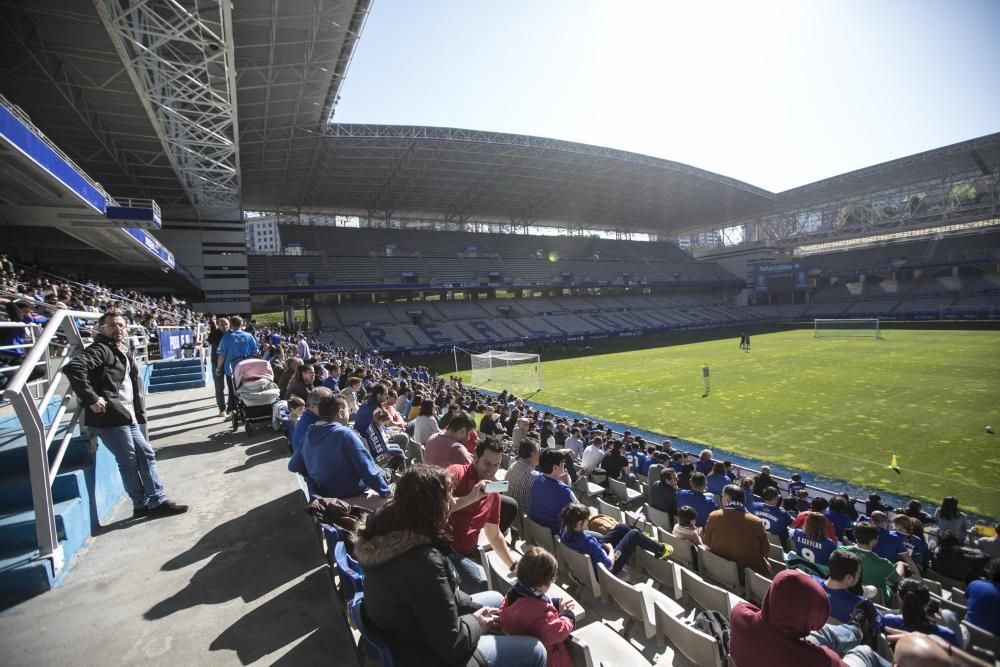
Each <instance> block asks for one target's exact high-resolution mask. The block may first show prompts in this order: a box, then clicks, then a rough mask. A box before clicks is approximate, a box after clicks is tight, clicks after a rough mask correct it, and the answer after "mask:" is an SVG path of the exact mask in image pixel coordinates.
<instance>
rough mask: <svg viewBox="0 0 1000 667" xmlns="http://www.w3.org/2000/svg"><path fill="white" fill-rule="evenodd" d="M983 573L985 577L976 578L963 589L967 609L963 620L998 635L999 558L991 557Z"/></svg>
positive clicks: (999, 616) (999, 628)
mask: <svg viewBox="0 0 1000 667" xmlns="http://www.w3.org/2000/svg"><path fill="white" fill-rule="evenodd" d="M984 574H985V575H986V579H976V580H975V581H973V582H972V583H970V584H969V585H968V586H967V587H966V589H965V598H966V600H967V602H968V609H969V611H968V612H967V614H966V616H965V620H966V621H968V622H969V623H972V624H973V625H974V626H976V627H977V628H982V629H983V630H986V631H987V632H992V633H993V634H994V635H1000V558H993V559H991V560H990V562H989V563H987V564H986V567H985V568H984Z"/></svg>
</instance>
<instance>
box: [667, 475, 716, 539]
mask: <svg viewBox="0 0 1000 667" xmlns="http://www.w3.org/2000/svg"><path fill="white" fill-rule="evenodd" d="M677 504H678V505H682V506H683V505H687V506H688V507H691V508H693V509H694V511H695V512H697V513H698V518H697V520H696V521H695V524H696V525H697V526H698V527H699V528H704V527H705V522H707V521H708V515H709V514H711V513H712V512H714V511H715V510H717V509H719V504H718V503H717V502H715V498H713V497H712V494H710V493H705V476H704V475H703V474H701V473H700V472H696V473H694V474H692V475H691V490H690V491H687V490H685V491H678V492H677Z"/></svg>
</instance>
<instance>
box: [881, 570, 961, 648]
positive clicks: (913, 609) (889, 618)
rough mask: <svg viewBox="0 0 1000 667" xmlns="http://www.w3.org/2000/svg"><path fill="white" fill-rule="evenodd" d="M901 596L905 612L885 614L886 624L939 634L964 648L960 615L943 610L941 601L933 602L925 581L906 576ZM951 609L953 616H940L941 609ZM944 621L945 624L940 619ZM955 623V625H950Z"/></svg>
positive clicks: (949, 641) (884, 624) (902, 628)
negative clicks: (940, 605) (947, 617)
mask: <svg viewBox="0 0 1000 667" xmlns="http://www.w3.org/2000/svg"><path fill="white" fill-rule="evenodd" d="M899 600H900V609H901V611H902V613H901V614H885V615H884V616H883V617H882V625H883V626H884V627H887V628H897V629H899V630H906V631H908V632H923V633H924V634H928V635H937V636H938V637H941V638H942V639H944V640H945V641H947V642H948V643H949V644H951V645H953V646H956V647H958V648H962V642H961V634H959V633H956V630H957V629H959V627H960V626H959V621H958V618H956V617H955V615H954V614H953V613H951V612H941V611H940V610H939V608H938V605H936V604H935V605H934V606H933V608H932V606H931V593H930V591H929V590H928V589H927V586H926V584H924V582H922V581H919V580H917V579H903V580H902V581H901V582H899ZM939 612H940V613H948V614H950V615H951V618H950V619H946V618H944V617H943V616H938V615H937V614H938V613H939ZM938 621H941V622H942V623H944V624H945V625H941V624H939V623H938ZM949 625H951V626H952V627H954V628H955V629H952V628H951V627H948V626H949Z"/></svg>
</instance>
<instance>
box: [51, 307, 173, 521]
mask: <svg viewBox="0 0 1000 667" xmlns="http://www.w3.org/2000/svg"><path fill="white" fill-rule="evenodd" d="M97 328H98V334H97V335H96V336H95V337H94V342H93V344H92V345H91V346H90V347H88V348H87V349H86V350H84V351H83V352H81V353H80V354H79V355H77V356H76V358H75V359H73V360H72V361H70V362H69V363H68V364H66V371H65V373H66V378H67V379H68V380H69V383H70V386H71V387H72V388H73V391H74V392H76V395H77V396H78V397H79V399H80V403H81V405H84V406H85V407H86V408H87V410H86V417H85V418H84V423H85V424H86V425H87V426H88V427H89V428H90V430H91V431H92V432H93V433H94V434H96V435H97V436H98V437H100V439H101V442H103V443H104V445H105V446H106V447H107V448H108V449H109V450H110V451H111V453H112V454H114V456H115V459H116V460H117V461H118V471H119V472H120V473H121V476H122V482H123V484H124V485H125V491H126V493H128V495H129V498H131V499H132V516H134V517H138V516H147V515H148V516H150V517H160V516H169V515H171V514H183V513H184V512H186V511H187V509H188V507H187V505H178V504H177V503H175V502H174V501H172V500H167V496H166V493H165V492H164V490H163V484H162V483H161V482H160V476H159V474H157V472H156V453H155V452H154V451H153V448H152V447H151V446H150V445H149V443H148V442H146V438H145V436H143V434H142V428H141V427H140V424H145V423H146V411H145V406H144V405H143V400H142V380H140V378H139V369H138V368H137V367H136V364H135V359H134V358H133V357H132V354H131V353H130V352H129V350H128V348H127V347H126V346H125V332H126V331H127V330H128V322H126V321H125V318H124V317H122V316H121V315H119V314H118V313H114V312H109V313H105V314H104V315H102V316H101V319H100V320H98V322H97Z"/></svg>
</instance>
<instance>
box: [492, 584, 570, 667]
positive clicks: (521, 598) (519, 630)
mask: <svg viewBox="0 0 1000 667" xmlns="http://www.w3.org/2000/svg"><path fill="white" fill-rule="evenodd" d="M575 626H576V621H575V619H574V617H573V615H572V614H571V613H569V612H563V615H560V613H559V610H558V609H556V608H555V607H554V606H553V605H552V604H551V603H550V602H548V600H547V599H543V598H538V597H534V596H528V595H521V594H520V593H519V591H518V590H517V588H512V589H511V591H510V593H508V594H507V596H506V597H505V598H504V599H503V602H501V603H500V627H501V628H502V629H503V631H504V632H506V633H507V634H508V635H530V636H532V637H535V638H537V639H538V640H539V641H541V642H542V644H544V645H545V652H546V653H548V654H549V659H548V662H547V663H546V664H547V665H548V667H573V661H572V660H571V659H570V657H569V651H568V650H567V649H566V645H565V641H566V639H567V638H568V637H569V635H570V633H571V632H573V628H574V627H575Z"/></svg>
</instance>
